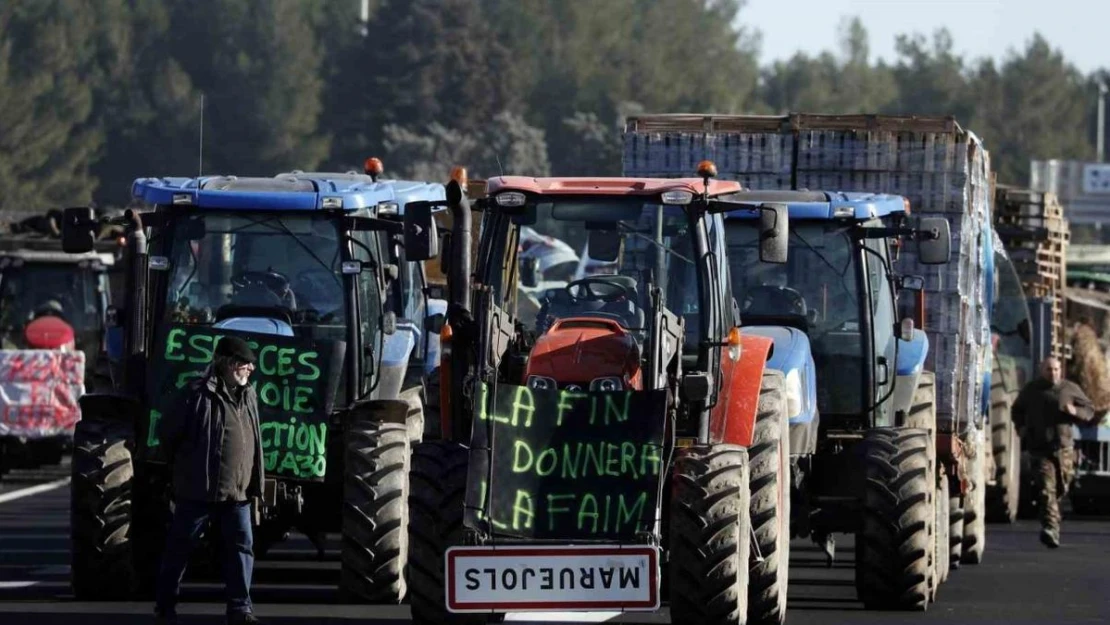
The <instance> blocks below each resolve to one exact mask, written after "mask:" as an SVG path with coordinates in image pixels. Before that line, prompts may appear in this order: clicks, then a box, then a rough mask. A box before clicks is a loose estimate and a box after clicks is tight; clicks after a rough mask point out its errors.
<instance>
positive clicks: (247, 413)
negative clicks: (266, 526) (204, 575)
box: [155, 336, 264, 623]
mask: <svg viewBox="0 0 1110 625" xmlns="http://www.w3.org/2000/svg"><path fill="white" fill-rule="evenodd" d="M254 363H255V356H254V352H253V351H251V348H250V346H249V345H247V343H246V341H244V340H242V339H240V338H237V337H232V336H225V337H223V338H221V339H220V340H219V343H217V345H216V352H215V356H214V358H213V360H212V364H211V365H209V367H208V369H207V370H206V371H205V372H204V375H202V376H201V377H199V378H196V379H194V380H193V381H192V382H191V383H190V384H189V385H188V386H187V387H186V388H185V389H184V395H183V396H182V398H181V400H180V401H178V402H174V405H175V406H177V408H176V409H175V410H173V411H171V412H169V413H167V414H166V415H165V416H164V417H163V420H162V424H161V430H160V438H161V441H162V444H163V445H164V446H165V450H166V454H167V459H168V460H169V462H170V465H171V466H172V469H173V493H174V502H175V509H174V515H173V523H172V525H171V527H170V532H169V536H168V538H167V541H166V549H165V551H164V553H163V554H162V569H161V571H160V573H159V577H158V588H157V596H156V600H155V601H156V602H155V614H156V615H157V616H158V617H159V618H160V620H161V621H162V622H165V623H176V622H177V616H176V610H175V607H176V604H177V598H178V594H179V592H180V588H181V579H182V577H184V575H185V567H186V565H187V564H188V560H189V554H190V552H191V551H192V548H193V546H194V545H195V543H196V541H197V538H198V537H199V536H200V533H201V531H202V530H203V529H204V525H205V522H206V521H207V520H208V519H209V518H211V519H212V521H213V525H214V527H218V528H219V531H220V532H221V534H222V536H223V546H224V553H225V557H226V560H225V562H224V579H225V583H226V587H227V616H228V622H229V623H257V622H258V621H257V620H256V619H255V618H254V616H253V614H252V612H253V610H252V606H251V599H250V582H251V571H252V569H253V567H254V551H253V549H254V537H253V533H252V527H251V523H252V518H251V516H252V515H251V501H252V500H253V499H255V498H257V497H261V495H262V482H263V479H264V474H263V467H262V437H261V435H260V433H259V425H258V398H257V396H256V395H255V391H254V388H253V387H251V386H250V385H249V384H248V382H249V381H250V376H251V373H252V372H253V371H254Z"/></svg>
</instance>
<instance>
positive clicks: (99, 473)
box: [70, 413, 135, 601]
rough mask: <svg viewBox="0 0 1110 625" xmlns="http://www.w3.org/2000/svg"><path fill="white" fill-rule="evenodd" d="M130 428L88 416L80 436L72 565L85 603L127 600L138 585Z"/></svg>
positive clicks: (74, 470)
mask: <svg viewBox="0 0 1110 625" xmlns="http://www.w3.org/2000/svg"><path fill="white" fill-rule="evenodd" d="M133 436H134V430H133V428H132V427H131V425H130V424H129V423H125V422H123V421H115V420H111V419H105V418H102V417H100V416H99V415H93V414H88V413H86V414H85V415H84V416H83V418H82V419H81V420H80V421H78V422H77V428H76V430H75V432H74V444H73V460H72V467H71V471H72V483H71V485H70V539H71V542H72V553H71V560H70V571H71V583H72V585H73V594H74V596H75V597H76V598H77V600H79V601H121V600H126V599H128V598H130V594H131V589H132V586H133V583H134V577H135V576H134V569H133V564H132V547H131V537H130V533H131V532H130V525H131V487H132V482H133V478H134V467H133V465H132V458H131V450H130V448H129V447H128V444H129V442H130V441H131V439H132V438H133Z"/></svg>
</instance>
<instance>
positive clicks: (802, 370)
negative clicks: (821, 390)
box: [741, 326, 817, 425]
mask: <svg viewBox="0 0 1110 625" xmlns="http://www.w3.org/2000/svg"><path fill="white" fill-rule="evenodd" d="M741 330H742V332H743V333H744V334H754V335H757V336H764V337H767V338H769V339H771V340H772V341H774V351H773V352H772V353H771V358H770V359H769V360H768V361H767V368H768V369H772V370H774V371H781V372H782V373H783V374H784V375H786V376H787V385H786V386H787V393H788V394H791V395H793V396H794V397H793V399H792V401H791V403H792V404H794V405H796V406H797V408H796V409H794V410H792V411H791V412H792V413H793V414H791V415H790V424H791V425H796V424H804V423H809V422H810V421H812V420H813V418H814V414H815V413H816V411H817V386H816V368H815V366H814V363H813V353H812V352H811V351H810V345H809V337H808V336H806V333H805V332H802V331H801V330H798V329H797V328H791V327H787V326H744V327H743V328H741Z"/></svg>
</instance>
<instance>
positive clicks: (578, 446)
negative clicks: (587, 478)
mask: <svg viewBox="0 0 1110 625" xmlns="http://www.w3.org/2000/svg"><path fill="white" fill-rule="evenodd" d="M581 457H582V443H575V445H574V459H573V460H571V457H570V443H563V479H566V478H568V477H569V478H577V477H578V459H579V458H581Z"/></svg>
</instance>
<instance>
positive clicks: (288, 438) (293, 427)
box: [285, 417, 297, 449]
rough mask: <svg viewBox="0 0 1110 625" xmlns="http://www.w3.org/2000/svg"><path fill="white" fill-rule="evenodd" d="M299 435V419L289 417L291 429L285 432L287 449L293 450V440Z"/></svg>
mask: <svg viewBox="0 0 1110 625" xmlns="http://www.w3.org/2000/svg"><path fill="white" fill-rule="evenodd" d="M296 434H297V419H296V418H295V417H289V429H287V430H285V447H286V448H287V449H293V439H294V437H295V436H296Z"/></svg>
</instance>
